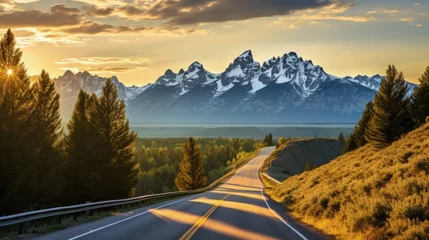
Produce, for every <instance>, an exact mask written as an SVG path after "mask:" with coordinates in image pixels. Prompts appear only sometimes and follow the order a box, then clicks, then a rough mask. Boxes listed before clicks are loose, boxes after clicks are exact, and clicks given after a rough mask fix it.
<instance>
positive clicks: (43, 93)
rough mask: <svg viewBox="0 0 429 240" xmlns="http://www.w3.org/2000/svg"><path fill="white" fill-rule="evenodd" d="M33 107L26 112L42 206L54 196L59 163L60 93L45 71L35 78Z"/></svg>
mask: <svg viewBox="0 0 429 240" xmlns="http://www.w3.org/2000/svg"><path fill="white" fill-rule="evenodd" d="M34 96H35V98H34V102H35V108H34V111H33V113H32V115H31V116H30V117H31V118H32V120H33V121H34V125H33V126H34V133H33V134H34V135H33V136H32V138H33V139H34V140H33V144H34V147H35V156H34V157H35V158H34V159H33V161H35V164H36V170H37V173H36V176H37V185H38V191H37V194H38V197H37V202H38V204H39V206H41V207H43V206H44V205H45V202H48V203H49V201H50V202H52V201H53V200H56V199H52V198H55V197H58V192H59V185H58V184H57V183H58V179H59V178H60V175H59V174H58V173H59V168H60V166H61V164H62V163H61V154H60V152H59V143H60V139H61V136H62V133H61V117H60V96H59V94H58V93H57V92H56V91H55V84H54V82H53V81H52V80H51V78H50V77H49V74H48V73H47V72H45V71H44V70H43V71H42V73H41V75H40V79H39V81H38V82H37V83H36V84H35V85H34Z"/></svg>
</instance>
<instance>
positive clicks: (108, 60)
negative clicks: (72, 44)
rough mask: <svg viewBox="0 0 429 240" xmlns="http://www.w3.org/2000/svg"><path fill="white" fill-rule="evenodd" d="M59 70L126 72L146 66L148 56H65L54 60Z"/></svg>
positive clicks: (148, 64)
mask: <svg viewBox="0 0 429 240" xmlns="http://www.w3.org/2000/svg"><path fill="white" fill-rule="evenodd" d="M56 64H58V65H64V67H60V68H59V69H61V70H74V71H88V72H92V73H114V74H115V73H127V72H133V71H137V70H142V69H146V68H148V67H149V66H150V65H151V64H152V61H151V59H148V58H126V57H125V58H121V57H83V58H65V59H62V60H61V61H58V62H56Z"/></svg>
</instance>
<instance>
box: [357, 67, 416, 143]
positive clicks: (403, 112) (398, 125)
mask: <svg viewBox="0 0 429 240" xmlns="http://www.w3.org/2000/svg"><path fill="white" fill-rule="evenodd" d="M386 73H387V76H386V77H385V78H384V79H383V80H382V81H381V85H380V89H379V90H378V93H377V94H376V95H375V98H374V110H373V114H372V117H371V120H370V121H369V124H368V128H367V129H366V130H365V139H366V141H368V143H370V144H371V146H372V147H374V148H376V149H380V148H385V147H387V146H388V145H390V144H391V143H392V142H394V141H395V140H397V139H398V138H399V137H400V136H401V135H402V134H404V133H407V132H408V131H410V130H411V129H412V124H413V122H412V119H411V117H410V114H409V112H408V108H409V104H410V101H409V99H408V98H406V95H407V91H408V86H407V83H406V82H405V80H404V77H403V74H402V72H398V71H397V70H396V68H395V66H389V68H388V69H387V72H386Z"/></svg>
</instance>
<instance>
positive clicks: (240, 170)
mask: <svg viewBox="0 0 429 240" xmlns="http://www.w3.org/2000/svg"><path fill="white" fill-rule="evenodd" d="M263 151H264V150H262V151H261V153H259V155H258V156H256V157H255V158H254V159H253V160H250V162H252V164H253V162H256V159H258V158H260V157H262V156H263V155H266V154H265V152H263ZM246 166H247V164H246V165H244V166H243V167H241V168H240V169H239V170H238V171H237V172H236V173H235V174H234V176H232V177H231V178H230V179H229V180H228V181H227V182H226V183H228V182H230V181H232V180H233V179H234V178H236V177H237V175H238V173H241V172H242V171H243V170H244V169H245V167H246ZM258 171H259V170H258ZM258 180H259V184H260V185H261V193H262V194H263V190H262V184H261V181H260V179H259V174H258ZM211 192H212V191H209V192H205V193H201V194H198V195H195V196H191V197H188V198H184V199H180V200H177V201H174V202H170V203H167V204H164V205H161V206H159V207H156V208H152V209H149V210H146V211H145V212H142V213H139V214H136V215H133V216H131V217H128V218H125V219H122V220H119V221H117V222H113V223H111V224H108V225H105V226H103V227H99V228H96V229H93V230H91V231H88V232H86V233H83V234H80V235H78V236H75V237H72V238H69V239H68V240H75V239H79V238H82V237H84V236H87V235H89V234H91V233H94V232H98V231H100V230H103V229H106V228H108V227H111V226H114V225H117V224H119V223H122V222H125V221H128V220H130V219H133V218H136V217H139V216H142V215H145V214H147V213H150V212H152V211H154V210H158V209H161V208H164V207H167V206H170V205H173V204H176V203H180V202H184V201H187V200H190V199H194V198H198V197H201V196H204V195H206V194H209V193H211ZM264 201H265V198H264ZM265 203H266V204H267V206H268V208H270V206H269V205H268V203H267V201H265ZM270 210H271V212H273V214H274V215H276V216H277V217H278V218H279V219H280V220H281V221H282V222H283V223H285V224H286V225H287V226H289V227H290V228H291V229H292V230H294V229H293V228H292V227H291V226H290V225H289V224H287V223H286V222H285V221H284V220H283V219H281V217H280V216H278V215H277V214H276V213H275V212H274V211H273V210H272V209H271V208H270ZM294 231H295V232H297V234H298V235H300V236H302V235H301V234H300V233H299V232H298V231H296V230H294ZM302 238H303V239H304V240H307V238H305V237H304V236H302Z"/></svg>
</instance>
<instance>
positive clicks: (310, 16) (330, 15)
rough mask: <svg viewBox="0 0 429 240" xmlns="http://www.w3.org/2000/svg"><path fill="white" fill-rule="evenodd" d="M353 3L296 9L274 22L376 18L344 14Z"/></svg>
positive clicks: (313, 21)
mask: <svg viewBox="0 0 429 240" xmlns="http://www.w3.org/2000/svg"><path fill="white" fill-rule="evenodd" d="M353 6H354V4H350V3H349V4H338V3H337V4H332V5H329V6H325V7H323V8H321V9H320V10H318V11H314V10H304V11H298V12H296V13H295V14H294V15H292V16H286V17H280V18H278V19H277V20H276V21H275V22H274V23H276V24H290V22H291V21H301V22H309V23H310V24H317V23H320V21H322V20H334V21H349V22H369V21H374V20H377V18H375V17H373V16H350V15H344V14H343V13H345V12H346V11H348V10H349V9H350V8H351V7H353Z"/></svg>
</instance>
